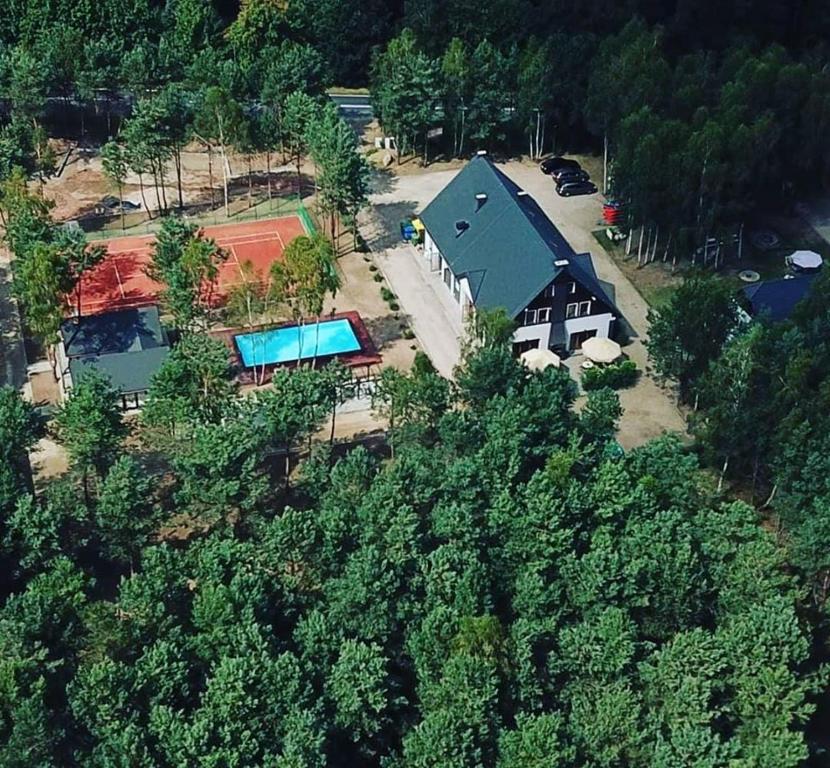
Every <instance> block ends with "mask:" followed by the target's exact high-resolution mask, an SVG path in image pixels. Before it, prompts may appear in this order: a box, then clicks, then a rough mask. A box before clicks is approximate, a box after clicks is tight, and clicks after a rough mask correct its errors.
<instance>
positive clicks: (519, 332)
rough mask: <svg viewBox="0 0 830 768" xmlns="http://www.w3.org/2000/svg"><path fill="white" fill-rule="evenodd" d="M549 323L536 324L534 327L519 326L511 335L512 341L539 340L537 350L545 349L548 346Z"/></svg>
mask: <svg viewBox="0 0 830 768" xmlns="http://www.w3.org/2000/svg"><path fill="white" fill-rule="evenodd" d="M550 329H551V323H538V324H536V325H522V326H519V327H518V328H517V329H516V331H515V333H514V334H513V341H514V342H518V341H530V340H531V339H538V340H539V349H547V348H548V346H549V345H550Z"/></svg>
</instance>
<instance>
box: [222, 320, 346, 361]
mask: <svg viewBox="0 0 830 768" xmlns="http://www.w3.org/2000/svg"><path fill="white" fill-rule="evenodd" d="M300 337H302V359H303V360H310V359H311V358H313V357H314V356H315V354H316V356H317V357H325V356H326V355H337V354H342V353H344V352H357V351H358V350H359V349H360V342H359V341H358V340H357V336H355V335H354V331H353V330H352V324H351V323H350V322H349V321H348V320H347V319H346V318H342V319H340V320H327V321H326V322H324V323H320V325H319V335H318V326H317V325H316V324H315V323H309V324H308V325H304V326H302V331H300V332H298V330H297V326H296V325H292V326H290V327H288V328H274V329H273V330H271V331H259V332H257V333H243V334H241V335H240V336H234V340H235V341H236V346H237V348H238V349H239V354H240V355H241V356H242V363H243V365H244V366H245V367H246V368H253V367H254V366H256V365H263V364H265V365H273V364H276V363H291V362H294V361H295V360H297V359H299V358H300V346H301V344H300ZM315 348H316V349H315Z"/></svg>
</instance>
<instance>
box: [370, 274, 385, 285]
mask: <svg viewBox="0 0 830 768" xmlns="http://www.w3.org/2000/svg"><path fill="white" fill-rule="evenodd" d="M372 280H374V281H375V282H376V283H380V282H382V281H383V275H382V274H381V273H380V272H375V274H374V275H372Z"/></svg>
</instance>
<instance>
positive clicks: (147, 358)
mask: <svg viewBox="0 0 830 768" xmlns="http://www.w3.org/2000/svg"><path fill="white" fill-rule="evenodd" d="M169 352H170V344H169V342H168V339H167V334H166V332H165V331H164V328H163V327H162V325H161V320H160V318H159V311H158V307H155V306H149V307H141V308H138V309H125V310H120V311H117V312H105V313H104V314H101V315H90V316H87V317H82V318H81V319H80V321H77V320H75V319H69V320H65V321H64V323H63V325H62V326H61V343H60V344H59V345H58V364H59V370H60V375H61V389H62V390H63V392H64V395H66V393H67V392H68V391H69V390H70V389H71V388H72V385H73V382H76V381H78V379H79V378H80V377H81V376H83V374H84V372H85V371H86V370H89V369H95V370H97V371H99V372H100V373H103V374H104V375H105V376H107V377H108V378H109V379H110V381H111V383H112V385H113V386H114V387H115V388H116V389H118V390H119V391H120V392H121V401H122V406H123V408H124V409H125V410H127V409H129V408H138V407H140V406H141V404H142V402H143V400H144V395H145V394H146V392H147V390H148V389H149V388H150V381H151V380H152V378H153V375H154V374H155V373H156V372H157V371H158V370H159V368H161V366H162V364H163V363H164V361H165V360H166V358H167V355H168V354H169Z"/></svg>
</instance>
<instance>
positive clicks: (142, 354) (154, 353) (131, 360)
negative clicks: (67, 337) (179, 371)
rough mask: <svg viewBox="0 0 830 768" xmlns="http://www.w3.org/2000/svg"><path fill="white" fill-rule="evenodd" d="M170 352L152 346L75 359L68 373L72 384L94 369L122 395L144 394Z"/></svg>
mask: <svg viewBox="0 0 830 768" xmlns="http://www.w3.org/2000/svg"><path fill="white" fill-rule="evenodd" d="M169 353H170V349H169V347H154V348H152V349H144V350H140V351H139V352H116V353H115V354H112V355H100V356H99V355H87V356H86V357H75V358H72V360H70V361H69V373H70V375H71V376H72V381H73V383H75V382H77V381H78V379H79V378H80V377H82V376H83V375H84V372H85V371H87V370H89V369H90V368H94V369H95V370H97V371H99V372H100V373H103V374H104V375H105V376H107V377H109V380H110V383H111V384H112V386H113V387H115V388H116V389H118V390H120V391H121V392H122V393H124V394H128V393H130V392H145V391H146V390H148V389H149V388H150V381H151V379H152V378H153V374H155V373H156V371H158V369H159V368H161V366H162V363H164V361H165V359H166V358H167V355H168V354H169Z"/></svg>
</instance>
